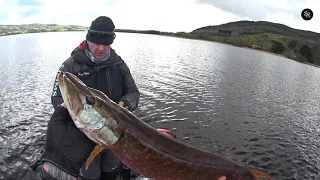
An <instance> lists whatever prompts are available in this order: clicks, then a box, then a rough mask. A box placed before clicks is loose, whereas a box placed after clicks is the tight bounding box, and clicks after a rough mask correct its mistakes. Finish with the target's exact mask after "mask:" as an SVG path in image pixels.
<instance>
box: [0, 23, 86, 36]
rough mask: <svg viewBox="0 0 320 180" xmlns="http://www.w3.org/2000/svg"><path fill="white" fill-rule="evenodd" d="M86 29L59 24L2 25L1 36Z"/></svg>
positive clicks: (0, 28)
mask: <svg viewBox="0 0 320 180" xmlns="http://www.w3.org/2000/svg"><path fill="white" fill-rule="evenodd" d="M85 30H87V28H86V27H83V26H71V25H67V26H64V25H57V24H27V25H0V36H5V35H13V34H26V33H40V32H64V31H85Z"/></svg>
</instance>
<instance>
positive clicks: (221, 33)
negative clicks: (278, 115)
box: [0, 21, 320, 65]
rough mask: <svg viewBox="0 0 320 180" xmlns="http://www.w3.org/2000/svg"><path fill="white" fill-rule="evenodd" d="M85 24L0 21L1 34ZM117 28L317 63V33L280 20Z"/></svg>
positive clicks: (80, 28) (71, 28)
mask: <svg viewBox="0 0 320 180" xmlns="http://www.w3.org/2000/svg"><path fill="white" fill-rule="evenodd" d="M87 29H88V27H83V26H61V25H55V24H52V25H44V24H31V25H11V26H9V25H3V26H1V25H0V35H9V34H20V33H37V32H57V31H59V32H60V31H84V30H87ZM116 32H127V33H143V34H156V35H166V36H174V37H182V38H189V39H201V40H208V41H215V42H221V43H227V44H230V45H234V46H239V47H249V48H254V49H258V50H263V51H267V52H272V53H276V54H279V55H282V56H285V57H287V58H290V59H294V60H297V61H300V62H305V63H311V64H316V65H320V34H319V33H315V32H311V31H304V30H298V29H293V28H290V27H288V26H285V25H283V24H277V23H271V22H266V21H257V22H253V21H237V22H231V23H226V24H222V25H218V26H207V27H202V28H198V29H195V30H193V31H192V32H178V33H171V32H161V31H156V30H146V31H140V30H127V29H117V30H116Z"/></svg>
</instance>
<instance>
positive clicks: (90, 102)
mask: <svg viewBox="0 0 320 180" xmlns="http://www.w3.org/2000/svg"><path fill="white" fill-rule="evenodd" d="M86 102H87V104H88V105H94V103H95V99H94V97H88V96H86Z"/></svg>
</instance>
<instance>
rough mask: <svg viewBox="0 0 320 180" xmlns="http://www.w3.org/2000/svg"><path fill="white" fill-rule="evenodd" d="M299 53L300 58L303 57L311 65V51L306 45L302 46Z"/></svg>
mask: <svg viewBox="0 0 320 180" xmlns="http://www.w3.org/2000/svg"><path fill="white" fill-rule="evenodd" d="M299 53H300V55H301V56H303V57H305V58H306V59H307V61H308V62H310V63H313V60H312V59H311V57H312V51H311V48H310V47H309V46H308V45H306V44H304V45H302V46H301V47H300V49H299Z"/></svg>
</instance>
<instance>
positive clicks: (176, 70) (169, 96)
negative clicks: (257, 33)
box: [0, 32, 320, 180]
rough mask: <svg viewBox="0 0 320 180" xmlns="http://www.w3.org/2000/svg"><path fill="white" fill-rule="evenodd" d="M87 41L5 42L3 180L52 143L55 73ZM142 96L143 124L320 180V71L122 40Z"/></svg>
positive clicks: (254, 56)
mask: <svg viewBox="0 0 320 180" xmlns="http://www.w3.org/2000/svg"><path fill="white" fill-rule="evenodd" d="M84 37H85V32H64V33H41V34H25V35H14V36H5V37H0V44H1V46H0V54H1V56H0V72H1V76H0V142H1V143H0V179H17V178H18V179H19V177H21V176H23V174H24V173H25V171H24V169H25V168H26V167H27V166H28V165H29V163H30V162H31V161H33V160H34V159H35V157H37V156H38V153H39V151H40V148H41V147H42V146H43V144H44V141H43V139H44V134H45V131H46V125H47V122H48V120H49V118H50V115H51V114H52V112H53V109H52V106H51V103H50V95H51V90H52V85H53V81H54V77H55V75H56V71H57V69H58V68H59V66H60V65H61V63H62V62H63V61H64V60H65V59H66V58H68V57H69V55H70V53H71V51H72V50H73V49H74V48H75V47H76V46H78V45H79V43H80V42H81V41H82V40H83V38H84ZM113 48H115V50H116V52H117V53H118V54H119V55H120V56H121V57H122V58H123V59H124V60H125V61H126V62H127V64H128V66H129V67H130V69H131V72H132V74H133V76H134V78H135V80H136V83H137V85H138V87H139V89H140V91H141V101H140V104H139V109H138V110H137V111H136V112H135V113H136V115H137V116H138V117H140V118H141V119H143V120H144V121H146V122H147V123H149V124H151V125H152V126H154V127H157V128H168V129H171V130H172V131H173V132H174V133H176V135H177V136H178V138H179V139H182V140H183V141H186V142H188V143H190V144H192V145H194V146H196V147H199V148H204V149H206V150H210V151H213V152H218V153H222V154H224V155H225V156H228V157H230V158H232V159H234V160H236V161H238V162H241V163H244V164H247V165H250V166H252V167H256V168H261V169H262V170H266V171H268V172H270V173H271V174H272V176H273V177H274V179H277V180H287V179H290V180H294V179H296V180H306V179H308V180H309V179H320V151H319V149H320V121H319V117H320V111H319V109H320V103H319V102H320V84H319V82H320V69H319V68H316V67H313V66H308V65H305V64H301V63H298V62H295V61H292V60H289V59H285V58H281V57H278V56H274V55H270V54H266V53H262V52H258V51H252V50H248V49H243V48H237V47H232V46H228V45H223V44H217V43H211V42H205V41H198V40H189V39H181V38H173V37H164V36H155V35H143V34H127V33H117V38H116V40H115V43H114V44H113Z"/></svg>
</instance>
